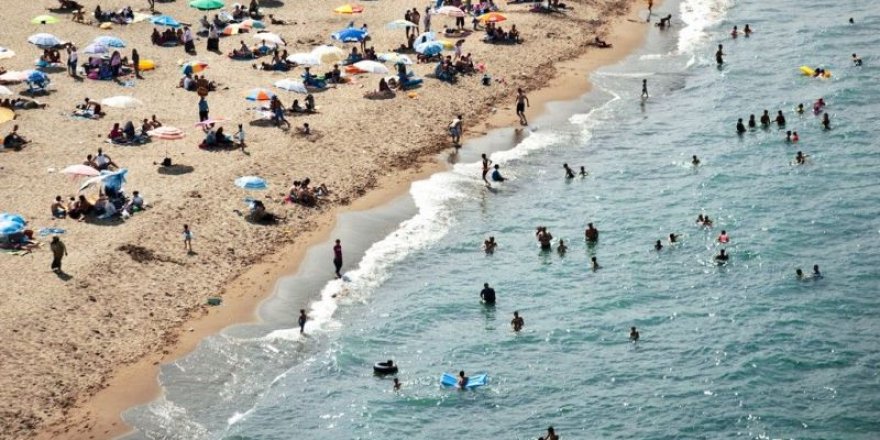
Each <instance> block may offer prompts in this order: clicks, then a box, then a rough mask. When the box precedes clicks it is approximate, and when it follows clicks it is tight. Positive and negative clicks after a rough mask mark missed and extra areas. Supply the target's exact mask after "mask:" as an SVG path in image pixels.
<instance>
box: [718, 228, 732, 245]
mask: <svg viewBox="0 0 880 440" xmlns="http://www.w3.org/2000/svg"><path fill="white" fill-rule="evenodd" d="M718 242H719V243H729V242H730V237H729V236H728V235H727V231H725V230H721V235H719V236H718Z"/></svg>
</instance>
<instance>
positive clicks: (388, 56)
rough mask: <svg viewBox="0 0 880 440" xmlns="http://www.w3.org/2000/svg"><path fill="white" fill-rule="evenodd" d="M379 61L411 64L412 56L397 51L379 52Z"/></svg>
mask: <svg viewBox="0 0 880 440" xmlns="http://www.w3.org/2000/svg"><path fill="white" fill-rule="evenodd" d="M379 61H384V62H386V63H394V64H397V63H402V64H406V65H407V66H409V65H412V64H413V60H412V58H410V57H409V56H407V55H404V54H400V53H397V52H385V53H380V54H379Z"/></svg>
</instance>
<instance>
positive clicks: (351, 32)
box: [330, 28, 367, 43]
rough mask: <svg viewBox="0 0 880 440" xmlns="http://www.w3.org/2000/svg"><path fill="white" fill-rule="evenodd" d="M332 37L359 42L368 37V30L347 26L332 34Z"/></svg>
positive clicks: (343, 40)
mask: <svg viewBox="0 0 880 440" xmlns="http://www.w3.org/2000/svg"><path fill="white" fill-rule="evenodd" d="M330 38H333V39H334V40H338V41H341V42H343V43H359V42H361V41H364V39H366V38H367V31H364V30H361V29H357V28H347V29H343V30H341V31H338V32H334V33H333V34H332V35H330Z"/></svg>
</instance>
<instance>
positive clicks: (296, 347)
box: [125, 0, 880, 440]
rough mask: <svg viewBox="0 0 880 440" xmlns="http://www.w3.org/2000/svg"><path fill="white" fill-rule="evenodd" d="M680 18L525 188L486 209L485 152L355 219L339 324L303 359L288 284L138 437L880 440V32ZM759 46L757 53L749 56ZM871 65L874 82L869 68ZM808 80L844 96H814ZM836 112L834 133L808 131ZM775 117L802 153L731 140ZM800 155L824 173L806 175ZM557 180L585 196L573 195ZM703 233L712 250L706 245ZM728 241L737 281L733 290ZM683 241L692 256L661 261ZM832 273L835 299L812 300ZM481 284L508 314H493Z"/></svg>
mask: <svg viewBox="0 0 880 440" xmlns="http://www.w3.org/2000/svg"><path fill="white" fill-rule="evenodd" d="M661 9H662V10H661V12H665V11H666V10H670V11H674V16H675V19H674V21H673V23H674V25H675V28H673V30H672V31H669V32H666V33H660V32H659V31H657V30H656V29H655V30H653V31H652V33H651V36H650V39H649V40H650V42H649V43H648V45H647V46H646V47H645V48H644V49H643V50H642V51H640V52H639V53H638V54H636V55H634V56H633V57H631V58H630V59H628V60H627V61H626V62H624V63H622V64H620V65H618V66H614V67H611V68H607V69H604V70H602V71H601V72H599V73H597V74H596V75H594V76H593V82H594V83H595V84H596V86H597V87H596V91H595V92H594V93H591V94H590V95H589V96H587V97H585V98H584V101H583V103H582V104H581V105H580V106H579V107H580V108H583V107H589V108H591V109H592V110H587V111H582V112H579V113H577V114H574V115H571V116H570V117H568V115H563V116H564V117H562V118H561V119H559V118H557V119H553V118H550V119H547V120H545V121H543V122H539V123H538V124H537V127H536V130H535V131H533V132H530V133H528V134H527V135H526V136H525V138H524V139H523V140H522V141H521V142H520V143H518V144H517V145H516V147H515V148H513V149H512V150H508V151H495V152H493V153H492V154H491V157H492V159H493V160H494V161H495V162H497V163H500V164H501V165H502V170H503V171H504V172H505V174H507V175H508V177H511V180H510V181H508V182H505V183H503V184H499V185H496V188H495V190H494V191H491V192H490V191H487V190H486V189H484V188H483V187H482V186H481V185H480V181H479V165H478V164H477V163H475V162H476V160H477V157H478V154H479V152H480V151H483V149H486V150H489V151H491V150H493V148H492V144H493V140H492V139H489V140H488V141H486V142H483V143H482V144H480V143H478V144H476V145H474V146H473V148H471V149H470V150H468V151H466V152H464V153H463V157H462V158H461V162H460V163H459V164H458V165H456V166H455V167H454V169H453V170H452V171H450V172H448V173H442V174H439V175H435V176H434V177H432V178H431V179H430V180H428V181H424V182H419V183H417V184H416V185H414V187H413V190H412V199H413V201H412V202H398V204H399V205H400V206H399V207H398V208H399V209H397V212H408V211H407V210H408V209H411V208H412V207H411V206H408V204H410V203H414V205H415V207H416V208H417V213H415V214H414V216H413V217H412V218H408V217H410V215H409V214H407V215H406V216H405V217H407V218H408V219H407V220H406V221H404V222H402V223H400V224H399V225H397V222H398V220H395V217H394V215H393V214H389V213H387V212H386V213H385V214H383V215H384V217H382V215H379V216H378V217H376V218H372V219H367V218H364V219H356V220H359V221H358V222H357V223H359V224H361V225H366V226H363V227H364V228H367V229H369V230H372V231H374V233H378V235H377V238H381V240H378V241H377V242H376V243H375V244H373V245H372V246H371V247H369V249H368V250H366V253H365V255H364V257H363V259H362V260H361V261H360V262H354V261H353V262H351V263H352V264H351V266H350V267H347V268H346V270H347V271H348V272H347V278H348V281H347V282H345V283H341V282H335V281H333V282H330V283H329V284H326V285H324V284H323V283H324V281H321V284H320V285H318V287H309V288H311V289H313V290H312V291H311V293H312V295H314V296H315V297H318V296H319V295H320V298H321V299H320V300H318V301H317V302H316V303H315V304H314V305H313V306H312V308H311V310H310V316H312V317H313V318H314V321H312V322H310V323H309V325H308V326H307V332H308V333H309V336H308V337H306V338H302V337H300V336H299V335H298V329H294V328H293V327H295V324H294V323H293V321H294V319H295V315H296V310H295V309H296V308H295V307H294V306H292V303H293V300H292V299H291V298H292V293H291V292H294V291H295V290H296V289H297V288H300V289H303V288H305V287H303V286H310V284H309V283H304V284H303V283H298V282H296V281H287V284H285V282H282V283H281V285H280V286H279V289H280V290H279V293H278V294H277V295H276V296H275V297H273V299H272V300H270V301H268V302H267V303H266V304H264V306H263V308H262V311H261V312H262V314H263V316H264V318H266V323H264V324H261V325H252V326H239V327H235V328H232V329H228V330H227V331H225V332H224V333H223V334H221V335H219V336H216V337H212V338H209V339H207V340H206V341H205V342H204V343H203V344H202V346H201V347H200V348H199V349H198V350H197V351H196V352H195V353H193V354H192V355H191V356H188V357H187V358H185V359H182V360H181V361H179V362H177V363H175V364H173V365H169V366H165V367H163V369H162V375H161V380H162V384H163V386H164V387H165V389H166V395H165V397H163V398H162V399H160V400H157V401H156V402H153V403H151V404H149V405H145V406H142V407H138V408H135V409H133V410H130V411H128V412H127V413H126V415H125V418H126V420H127V421H129V422H130V423H132V424H133V425H134V426H135V427H136V428H137V430H138V432H137V433H135V434H134V435H133V436H132V437H133V438H182V439H183V438H186V439H196V438H198V439H291V438H321V439H383V440H388V439H405V438H420V439H444V438H480V439H490V438H491V439H494V438H509V439H517V438H522V439H526V438H537V436H538V435H540V434H542V433H543V432H544V431H545V430H546V428H547V426H549V425H552V426H554V427H555V428H556V430H557V432H559V433H560V434H561V436H562V437H563V438H567V439H571V438H579V439H615V438H619V439H624V438H625V439H635V438H638V439H667V438H711V439H718V438H732V437H741V438H754V439H765V438H766V439H771V438H774V439H775V438H786V439H788V438H797V439H876V438H880V377H878V368H880V336H878V329H880V325H878V324H880V321H878V307H880V299H878V296H877V288H878V285H880V269H878V268H880V245H878V238H880V237H878V233H880V224H878V214H880V185H878V177H880V172H878V165H880V142H878V141H877V140H876V136H877V126H878V125H877V124H878V122H880V116H878V115H880V104H878V100H880V90H878V87H877V78H878V69H877V67H876V65H877V64H878V63H880V57H877V56H876V55H874V54H873V53H872V52H873V51H875V50H876V47H877V46H878V43H880V32H878V31H880V10H878V9H877V7H876V6H875V5H873V4H872V3H871V2H864V1H857V0H843V1H837V2H830V1H823V0H801V1H793V0H776V1H773V2H764V1H742V2H732V1H725V0H684V1H683V2H682V3H681V4H678V3H675V2H667V3H666V4H665V5H664V7H663V8H661ZM851 16H852V17H854V18H855V19H856V24H855V25H849V24H848V23H847V19H848V18H849V17H851ZM745 23H749V24H750V25H751V26H752V28H753V29H755V31H756V32H755V34H753V36H752V37H751V38H749V39H745V38H742V37H740V38H738V39H736V40H732V39H730V37H729V36H728V35H727V33H728V31H729V29H730V28H731V27H732V26H733V25H734V24H738V25H739V26H740V28H742V25H743V24H745ZM718 43H722V44H724V47H725V51H726V52H727V56H726V61H727V64H726V65H725V66H724V67H723V68H722V69H720V70H719V69H718V68H716V66H715V62H714V48H715V45H717V44H718ZM853 52H857V53H859V55H860V56H862V58H863V59H864V61H865V66H864V67H862V68H854V67H851V63H850V60H849V56H850V54H851V53H853ZM802 64H809V65H824V66H825V67H826V68H827V69H828V70H831V71H832V73H833V77H832V79H830V80H818V79H811V78H807V77H804V76H801V75H800V74H799V72H798V70H797V68H798V66H800V65H802ZM642 78H648V80H649V88H650V92H651V98H650V99H649V100H647V101H646V102H644V103H642V102H641V101H640V99H639V97H638V95H639V91H640V83H641V79H642ZM818 97H824V98H825V100H826V101H827V102H828V104H829V106H828V108H827V111H828V113H829V114H830V116H831V120H832V126H833V129H832V130H831V131H828V132H825V131H822V130H821V126H820V124H819V120H818V119H817V118H816V117H815V116H814V115H813V114H812V113H811V112H809V110H808V113H807V114H804V115H801V116H798V115H797V114H795V113H794V111H793V109H794V107H795V106H796V105H797V103H801V102H802V103H804V104H805V106H806V107H807V108H808V109H809V108H810V107H811V104H812V102H813V100H815V99H816V98H818ZM764 109H768V110H770V113H771V114H775V113H776V111H777V110H780V109H781V110H783V111H784V112H785V114H786V117H787V119H788V127H787V129H790V130H796V131H798V133H799V134H800V139H801V140H800V142H799V143H798V144H797V145H788V144H786V143H784V142H783V139H784V132H782V131H779V130H777V129H776V128H775V127H774V128H773V129H771V130H767V131H764V130H760V129H759V130H756V131H752V132H749V133H747V134H745V135H744V136H742V137H741V138H740V137H738V136H737V135H736V134H735V129H734V127H735V123H736V119H737V118H739V117H742V118H744V119H747V117H748V115H749V114H750V113H754V114H756V115H758V116H759V115H760V112H761V111H763V110H764ZM556 116H559V115H556ZM554 121H555V122H554ZM505 136H509V132H507V133H501V134H496V137H501V138H504V137H505ZM798 150H802V151H803V152H804V153H806V154H809V155H810V160H809V161H808V163H807V164H806V165H803V166H792V165H791V164H790V162H791V161H792V159H793V157H794V155H795V153H796V152H797V151H798ZM693 154H696V155H698V156H699V157H700V158H701V160H702V165H701V166H700V167H697V168H694V167H692V166H691V165H690V157H691V155H693ZM563 162H568V163H569V164H571V165H572V166H575V167H578V166H581V165H584V166H586V168H587V169H588V170H589V171H590V175H589V176H588V177H587V178H584V179H580V178H578V179H574V180H571V181H566V180H565V179H563V172H562V168H561V164H562V163H563ZM413 211H414V212H415V210H413ZM700 213H703V214H708V215H709V216H710V217H711V218H712V219H713V220H714V222H715V226H714V228H712V229H708V230H707V229H703V228H700V227H698V226H697V225H695V224H694V219H695V218H696V216H697V215H698V214H700ZM380 217H381V218H380ZM371 221H372V222H376V223H375V224H373V223H370V222H371ZM389 222H390V223H389ZM587 222H592V223H594V224H595V225H596V226H597V227H598V228H599V229H600V231H601V237H600V241H599V243H598V244H596V245H595V246H587V245H586V243H584V241H583V230H584V227H585V226H586V223H587ZM388 224H392V225H394V226H393V227H390V228H389V227H388ZM383 225H384V226H383ZM538 225H543V226H546V227H547V228H548V229H549V231H550V232H551V233H552V234H553V235H554V236H555V237H556V238H557V239H558V238H562V239H564V240H565V241H566V243H567V244H568V246H569V251H568V253H567V254H566V255H565V256H564V257H560V256H559V255H557V253H556V252H555V251H554V252H550V253H542V252H540V250H539V249H538V247H537V245H536V242H535V239H534V228H535V227H536V226H538ZM383 228H384V229H383ZM386 229H387V230H386ZM395 229H396V230H395ZM722 229H725V230H727V231H728V233H729V234H730V236H731V239H732V240H731V243H730V244H728V245H726V246H723V247H724V248H725V249H726V250H727V251H728V252H729V253H730V254H731V260H730V262H729V263H728V264H727V265H726V266H721V267H719V266H716V265H715V264H714V263H713V261H712V257H713V256H714V255H715V254H716V253H717V252H718V250H719V249H720V247H719V245H718V244H717V243H716V242H715V238H716V237H717V235H718V233H719V232H720V230H722ZM392 230H395V231H394V232H391V233H390V234H388V232H390V231H392ZM356 232H357V233H355V234H354V235H369V234H368V233H366V232H364V234H360V232H363V231H360V232H358V231H356ZM669 233H676V234H678V235H680V243H678V244H677V245H675V246H668V243H667V240H666V239H665V237H667V236H668V234H669ZM386 235H387V236H386ZM489 235H494V236H495V237H496V240H497V241H498V242H499V243H500V246H499V248H498V250H497V251H496V253H495V254H494V255H492V256H486V255H485V254H484V253H483V252H482V251H480V249H479V246H480V243H481V242H482V240H483V239H485V238H486V237H487V236H489ZM382 237H385V238H382ZM658 239H663V242H664V245H667V246H666V247H665V248H664V249H663V250H662V251H660V252H656V251H654V249H653V243H654V242H655V241H656V240H658ZM346 242H348V241H346ZM367 245H368V243H367V244H364V247H367ZM322 251H326V252H329V251H327V250H326V249H324V250H322ZM320 255H323V254H320ZM328 255H329V254H328ZM591 256H596V257H597V259H598V261H599V263H600V264H601V265H602V268H601V269H600V270H598V271H595V272H594V271H591V270H590V269H589V258H590V257H591ZM322 258H323V257H322ZM326 258H328V259H327V261H322V264H324V265H329V256H327V257H326ZM813 264H819V265H820V267H821V269H822V271H823V273H824V274H825V277H824V278H822V279H819V280H798V279H796V278H795V276H794V271H795V268H802V269H804V270H805V271H806V272H808V273H809V272H810V271H811V267H812V265H813ZM312 272H314V271H312ZM318 272H320V271H318ZM312 276H315V275H314V274H313V275H312ZM317 276H318V278H321V279H322V280H323V279H326V274H319V275H317ZM322 277H323V278H322ZM483 282H489V283H490V284H492V285H493V286H494V287H495V289H496V290H497V292H498V298H499V299H498V304H497V306H496V307H495V308H491V309H490V308H486V307H483V306H482V305H480V303H479V302H478V299H479V296H478V294H479V290H480V288H481V286H482V283H483ZM333 295H336V297H335V298H333ZM514 310H518V311H520V313H521V314H522V315H523V316H524V318H525V321H526V325H525V329H524V331H523V332H522V333H520V334H515V333H513V332H512V331H511V330H510V326H509V321H510V319H511V314H512V312H513V311H514ZM630 326H637V327H638V328H639V330H640V333H641V341H640V342H639V343H638V344H632V343H629V342H628V340H627V338H628V331H629V327H630ZM387 358H393V359H395V360H396V361H397V362H398V364H399V365H400V369H401V372H400V375H399V378H400V379H401V381H402V382H403V383H404V385H403V389H402V391H401V392H400V393H394V392H393V391H392V390H391V382H390V379H381V378H376V377H374V376H373V375H372V371H371V364H372V363H373V362H376V361H379V360H384V359H387ZM461 369H464V370H466V371H467V372H469V373H470V374H476V373H480V372H488V373H489V375H490V378H491V379H490V380H491V381H490V384H489V385H488V386H487V387H484V388H481V389H479V390H477V391H475V392H456V391H449V390H444V389H441V388H440V387H439V386H438V380H439V377H440V374H441V373H442V372H445V371H448V372H457V371H458V370H461Z"/></svg>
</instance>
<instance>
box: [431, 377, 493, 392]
mask: <svg viewBox="0 0 880 440" xmlns="http://www.w3.org/2000/svg"><path fill="white" fill-rule="evenodd" d="M488 383H489V375H488V374H485V373H483V374H477V375H475V376H470V377H468V384H467V386H466V387H465V388H467V389H469V390H472V389H474V388H479V387H481V386H484V385H486V384H488ZM440 385H442V386H443V387H446V388H454V387H457V386H458V376H456V375H453V374H449V373H443V376H442V377H440Z"/></svg>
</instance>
